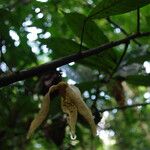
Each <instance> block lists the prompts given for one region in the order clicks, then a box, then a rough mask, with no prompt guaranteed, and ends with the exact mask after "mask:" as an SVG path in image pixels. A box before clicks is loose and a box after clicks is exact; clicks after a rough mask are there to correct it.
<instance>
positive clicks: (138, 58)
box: [126, 49, 150, 65]
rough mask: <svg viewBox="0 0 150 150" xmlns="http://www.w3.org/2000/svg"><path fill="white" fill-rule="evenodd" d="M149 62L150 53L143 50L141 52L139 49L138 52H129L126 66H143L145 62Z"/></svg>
mask: <svg viewBox="0 0 150 150" xmlns="http://www.w3.org/2000/svg"><path fill="white" fill-rule="evenodd" d="M149 60H150V52H149V51H144V50H142V51H141V49H139V51H133V52H130V53H129V54H128V55H127V57H126V61H127V64H128V65H129V64H132V63H138V64H143V63H144V62H145V61H149Z"/></svg>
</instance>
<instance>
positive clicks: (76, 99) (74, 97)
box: [66, 85, 96, 136]
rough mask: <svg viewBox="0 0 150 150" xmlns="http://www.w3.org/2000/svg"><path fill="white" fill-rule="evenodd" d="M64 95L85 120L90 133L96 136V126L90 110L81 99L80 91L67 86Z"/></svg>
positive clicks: (72, 86) (74, 87)
mask: <svg viewBox="0 0 150 150" xmlns="http://www.w3.org/2000/svg"><path fill="white" fill-rule="evenodd" d="M66 95H68V97H69V98H70V100H71V101H72V102H73V103H74V104H75V106H76V107H77V111H78V112H79V113H80V114H81V115H82V116H83V117H84V118H85V120H86V121H87V122H88V124H89V125H90V126H91V129H92V133H93V135H94V136H95V135H96V124H95V122H94V119H93V115H92V112H91V110H90V109H89V108H88V106H87V105H86V103H85V102H84V101H83V99H82V96H81V93H80V90H79V89H78V88H77V87H76V86H74V85H69V86H68V88H66Z"/></svg>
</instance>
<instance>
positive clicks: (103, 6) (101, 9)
mask: <svg viewBox="0 0 150 150" xmlns="http://www.w3.org/2000/svg"><path fill="white" fill-rule="evenodd" d="M149 3H150V0H102V1H101V2H100V3H99V4H98V5H97V6H96V7H95V8H93V10H92V11H91V13H90V14H89V17H91V18H93V19H100V18H106V17H109V16H114V15H118V14H123V13H126V12H130V11H132V10H136V9H137V8H140V7H143V6H145V5H148V4H149Z"/></svg>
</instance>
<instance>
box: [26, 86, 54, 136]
mask: <svg viewBox="0 0 150 150" xmlns="http://www.w3.org/2000/svg"><path fill="white" fill-rule="evenodd" d="M55 90H56V87H55V85H54V86H52V87H50V88H49V91H48V92H47V94H46V95H45V96H44V98H43V101H42V105H41V109H40V111H39V113H38V114H37V115H36V116H35V118H34V120H33V121H32V122H31V125H30V128H29V131H28V134H27V139H29V138H30V137H31V135H32V134H33V133H34V131H35V130H36V129H37V128H38V127H39V126H40V125H41V123H42V122H43V121H44V120H45V118H46V117H47V114H48V112H49V105H50V93H52V92H54V91H55Z"/></svg>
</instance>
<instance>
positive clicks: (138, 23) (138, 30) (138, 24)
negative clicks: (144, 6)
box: [137, 8, 140, 33]
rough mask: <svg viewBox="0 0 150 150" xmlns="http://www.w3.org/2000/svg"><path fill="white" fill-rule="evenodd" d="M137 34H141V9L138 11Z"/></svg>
mask: <svg viewBox="0 0 150 150" xmlns="http://www.w3.org/2000/svg"><path fill="white" fill-rule="evenodd" d="M137 33H140V8H138V9H137Z"/></svg>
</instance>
